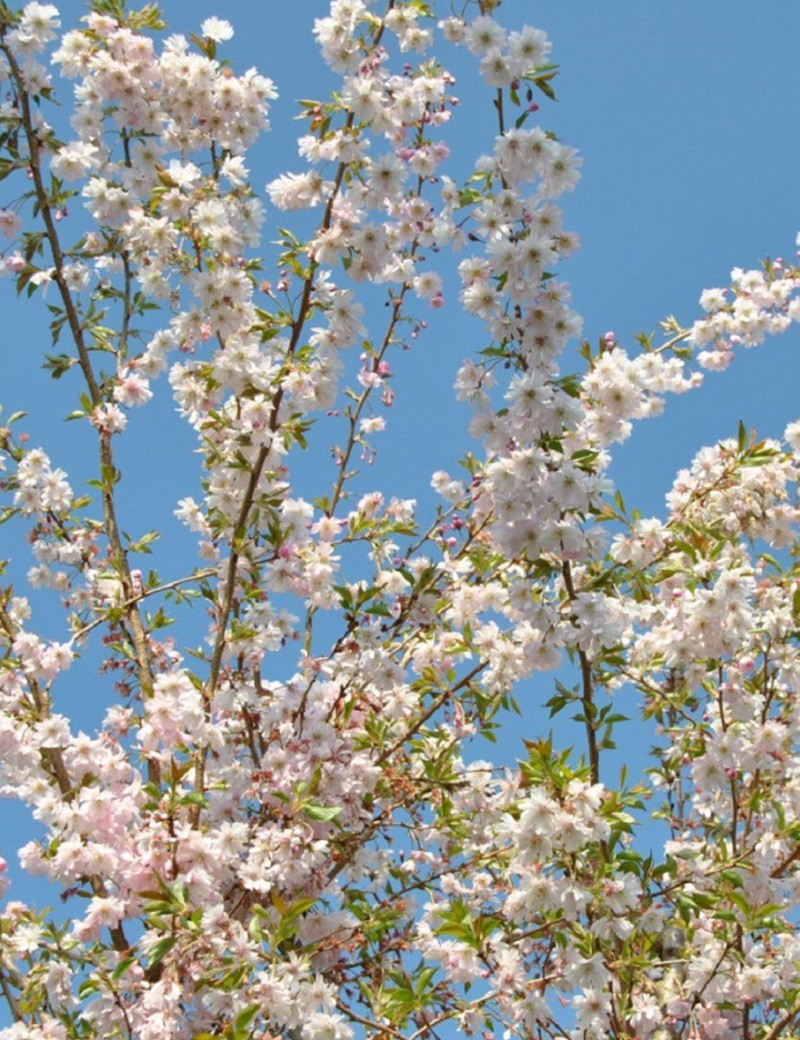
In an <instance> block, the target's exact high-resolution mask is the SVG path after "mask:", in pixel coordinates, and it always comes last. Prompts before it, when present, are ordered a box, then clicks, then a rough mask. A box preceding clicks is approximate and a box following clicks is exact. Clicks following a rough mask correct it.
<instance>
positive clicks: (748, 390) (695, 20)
mask: <svg viewBox="0 0 800 1040" xmlns="http://www.w3.org/2000/svg"><path fill="white" fill-rule="evenodd" d="M60 6H61V10H62V14H63V20H64V24H65V26H68V25H69V24H70V23H74V22H75V20H76V19H77V17H79V16H80V14H81V13H82V12H83V10H84V5H83V4H80V3H77V2H74V0H70V2H68V3H64V4H62V5H60ZM442 7H443V8H445V7H449V5H447V4H443V5H442ZM164 9H165V12H166V17H167V20H168V22H169V23H170V26H171V27H172V28H174V29H176V30H180V31H184V32H188V31H192V30H197V29H198V27H199V25H200V22H201V21H202V20H203V18H205V17H207V16H208V15H210V14H219V15H221V16H223V17H225V18H227V19H229V20H230V21H231V22H232V23H233V25H234V26H235V28H236V36H235V38H234V40H233V41H232V42H231V43H230V44H226V45H225V48H224V51H223V53H224V54H225V56H227V57H230V58H231V59H232V61H233V64H234V66H235V67H236V68H237V70H239V71H241V70H244V69H245V68H247V67H249V66H252V65H255V66H257V67H258V68H259V69H260V70H261V71H262V72H264V73H265V74H267V75H269V76H271V77H272V78H273V79H274V80H275V82H276V84H277V86H278V88H279V90H280V94H281V98H280V101H279V102H277V103H276V104H275V105H274V108H273V112H272V125H273V130H272V133H271V134H269V135H268V136H267V137H265V138H264V139H263V141H262V143H261V144H260V145H259V146H258V148H256V149H255V150H254V151H253V153H252V154H251V158H250V167H251V170H252V172H253V182H254V185H255V187H256V188H257V189H258V190H261V189H263V186H264V184H266V182H267V181H269V180H270V179H272V178H273V177H274V176H276V175H277V174H278V173H280V172H282V170H284V169H286V168H294V169H300V168H301V160H300V159H298V158H297V156H296V149H295V143H294V142H295V137H296V134H297V133H298V132H299V131H300V130H301V128H302V124H298V123H294V122H292V121H291V120H292V116H293V115H294V114H295V113H296V107H295V104H294V99H296V98H298V97H324V96H325V94H326V92H327V90H328V89H330V87H331V86H332V85H334V84H335V79H334V78H333V76H332V75H331V74H330V73H329V72H328V71H327V69H326V68H325V67H324V65H323V64H322V61H321V59H320V58H319V57H318V55H317V52H316V48H315V45H314V43H313V40H312V38H311V34H310V29H311V25H312V23H313V20H314V18H315V17H319V16H321V15H324V14H325V13H326V9H327V4H326V3H325V2H323V0H298V2H296V3H294V4H287V3H285V2H277V0H228V2H226V3H225V4H224V5H223V4H220V3H219V2H217V3H212V2H209V0H191V2H190V0H167V2H166V3H165V4H164ZM498 18H499V20H500V21H501V22H502V23H503V24H504V25H506V26H507V27H509V28H514V27H516V26H518V25H520V24H522V23H523V22H525V21H529V22H530V21H532V22H534V23H535V24H536V25H537V26H539V27H540V28H543V29H545V30H546V31H547V32H548V34H549V35H550V37H551V39H552V41H553V60H555V61H556V62H557V63H558V64H559V65H560V67H561V72H560V75H559V77H558V79H557V81H556V83H555V87H556V92H557V94H558V97H559V101H558V103H557V104H551V103H548V102H544V101H543V103H542V108H541V111H540V113H539V116H540V117H541V123H542V125H543V126H545V127H546V128H547V129H552V130H554V131H555V132H556V133H557V134H558V136H559V137H560V138H562V139H563V140H564V141H566V142H567V143H569V144H572V145H574V146H575V147H577V148H578V149H579V151H580V152H581V154H582V156H583V159H584V166H583V176H582V180H581V182H580V183H579V185H578V187H577V189H576V191H575V193H574V194H573V195H571V196H568V197H566V198H565V199H564V200H563V203H564V208H565V211H566V220H565V224H566V226H567V227H568V228H570V229H571V230H575V231H577V232H578V233H579V235H580V236H581V239H582V243H583V244H582V249H581V250H580V252H579V253H577V254H576V255H575V257H574V258H573V259H571V260H570V261H569V262H568V263H567V264H566V265H565V266H564V267H563V268H562V271H561V274H562V275H563V276H564V277H565V278H567V279H568V280H569V281H570V283H571V284H572V287H573V294H574V304H575V307H576V309H577V310H578V311H579V312H580V313H581V314H582V315H583V317H584V322H585V335H586V336H587V338H589V339H591V340H593V341H594V340H596V339H597V338H598V337H600V336H602V335H603V334H604V333H605V332H606V331H607V330H609V329H613V330H614V331H615V332H616V334H617V337H618V338H619V339H620V340H621V341H622V342H623V343H632V340H633V336H634V334H635V333H636V332H638V331H641V330H644V331H652V330H653V329H655V327H656V326H657V323H658V321H659V320H660V319H662V318H663V317H666V316H667V315H668V314H670V313H674V314H676V315H677V317H678V318H679V320H682V321H684V322H685V323H688V322H690V321H691V320H692V319H693V318H695V317H696V316H697V315H698V309H697V298H698V297H699V294H700V291H701V290H702V289H703V288H705V287H710V286H716V285H724V284H726V282H727V278H728V273H729V271H730V269H731V267H733V266H742V267H750V266H756V265H757V263H758V261H759V259H760V258H761V257H763V256H765V255H767V254H769V255H771V256H772V257H775V256H778V255H782V256H784V257H788V258H793V256H794V251H795V244H794V243H795V234H796V232H797V230H798V228H800V193H798V190H797V187H798V184H797V182H798V171H800V135H798V133H797V100H796V99H797V98H798V97H800V63H799V62H798V61H797V45H798V41H800V5H798V4H797V3H796V2H795V0H773V2H772V3H770V4H764V5H753V4H751V3H745V2H744V0H703V2H702V3H697V0H673V2H671V3H670V4H668V5H667V4H656V3H643V2H642V0H606V2H604V3H602V4H591V3H588V2H587V0H538V2H537V3H535V4H534V3H532V2H529V0H527V2H526V0H505V2H504V3H503V5H502V7H501V8H500V11H499V13H498ZM465 57H466V56H465ZM469 67H470V63H469V61H468V60H465V58H462V59H461V60H460V61H459V63H458V64H457V65H456V66H454V67H453V71H454V72H455V74H456V78H457V81H458V82H457V86H456V88H455V90H456V93H460V94H462V95H463V96H464V98H465V100H464V103H463V110H464V111H463V113H462V119H461V120H460V121H459V122H460V129H459V128H458V124H454V127H455V128H454V130H453V133H454V135H455V136H454V138H453V141H454V154H455V155H456V156H459V157H461V159H460V161H463V160H464V159H465V157H466V156H467V155H468V154H469V151H470V149H471V148H473V147H475V145H474V142H475V141H476V140H477V139H478V138H479V132H480V127H481V125H483V126H485V128H486V132H485V136H484V137H483V139H482V141H481V143H480V145H479V150H480V151H487V150H489V148H490V146H491V140H492V136H493V130H492V123H491V119H492V108H491V100H490V96H489V93H488V91H483V90H481V89H480V88H479V87H478V84H477V80H476V77H474V76H473V75H472V74H470V73H469V71H468V70H469ZM65 100H66V96H65ZM2 191H3V185H0V204H2V203H3V202H4V201H5V200H4V197H3V195H2ZM78 205H79V203H77V201H76V204H75V208H76V209H77V207H78ZM284 219H285V218H284ZM270 221H271V223H270V224H269V225H268V226H267V230H266V234H265V237H266V239H270V238H271V237H272V236H273V233H274V230H275V228H276V226H277V224H278V223H279V221H278V218H277V216H275V215H271V217H270ZM0 308H2V310H0V313H3V314H4V316H5V317H4V321H5V335H4V337H3V339H4V343H3V347H2V350H1V352H0V387H1V389H0V401H2V403H3V404H4V405H5V407H6V408H9V409H10V410H16V409H17V408H24V409H26V410H27V411H28V412H29V414H30V418H29V420H27V421H26V428H27V429H28V430H29V432H30V434H31V440H32V442H33V443H41V444H42V445H43V446H44V447H45V448H47V449H48V450H50V451H51V453H52V456H53V461H54V463H56V464H59V465H63V466H64V467H65V468H66V469H67V470H68V471H70V472H71V473H72V474H74V475H75V476H76V479H75V486H76V488H77V487H79V486H80V478H79V476H78V474H80V473H81V471H82V470H83V469H85V465H84V462H83V461H82V459H85V453H86V451H87V450H90V448H89V446H90V440H89V438H88V436H87V433H86V431H84V430H82V429H81V428H80V427H79V426H78V425H77V424H68V425H66V426H65V425H64V424H63V423H62V422H61V418H60V417H61V416H64V415H66V414H67V413H68V412H69V411H70V410H71V409H72V408H73V407H74V403H73V402H74V399H75V393H76V390H77V380H71V379H70V378H67V379H64V380H62V381H61V382H59V383H52V382H51V381H50V380H49V377H48V376H46V375H45V374H43V373H42V372H41V371H40V369H39V360H38V359H39V357H40V356H41V354H42V353H44V351H45V350H47V349H48V348H49V342H48V335H47V324H48V320H49V316H48V314H47V312H46V310H45V309H44V308H43V306H42V303H41V300H40V299H38V298H37V299H35V300H34V301H32V302H31V303H27V302H26V301H23V303H22V304H18V303H17V302H16V301H14V300H13V289H12V287H11V285H10V284H9V283H7V282H6V283H0ZM424 316H425V317H426V318H427V319H428V320H429V324H430V327H429V329H428V331H427V333H426V334H425V335H424V336H423V337H422V338H421V339H420V340H419V341H418V343H417V344H415V347H414V350H413V351H411V352H410V353H409V354H404V355H402V356H400V355H398V356H396V357H395V358H394V360H393V367H394V369H395V371H396V373H397V376H396V381H395V387H396V389H397V393H398V398H397V405H396V407H395V409H394V411H393V412H392V413H391V414H390V415H389V416H388V419H389V430H388V432H387V433H386V434H384V435H383V441H382V442H377V443H378V446H379V447H380V448H382V449H383V450H382V454H381V455H380V457H379V459H378V461H377V462H376V463H375V466H374V468H373V471H372V472H371V473H370V474H369V480H368V481H367V483H368V484H369V485H370V486H375V485H377V486H382V487H384V488H385V489H386V490H388V491H392V492H394V493H397V494H399V495H402V496H409V497H417V498H420V499H423V500H424V499H425V498H426V496H427V495H428V494H429V493H428V491H427V488H428V481H429V478H430V473H431V472H432V471H433V470H435V469H438V468H450V469H455V462H456V460H457V458H458V457H459V455H460V454H461V453H462V452H463V450H464V449H465V448H466V447H469V446H470V444H469V439H468V436H467V434H466V426H467V422H468V419H469V414H468V412H467V410H466V409H465V408H463V407H462V406H458V405H456V403H455V401H454V399H453V395H452V392H451V386H452V381H453V376H454V374H455V370H456V368H457V367H458V364H459V362H460V360H461V358H462V357H463V356H464V354H466V353H468V352H471V351H477V350H478V349H480V348H481V347H482V346H483V345H485V344H484V342H483V340H482V339H481V329H480V326H479V325H478V324H477V323H475V322H470V321H467V320H466V319H464V318H463V317H462V316H460V315H459V313H458V307H457V303H456V300H455V295H454V294H453V293H451V294H450V299H449V305H448V307H446V308H445V309H444V310H443V311H440V312H436V313H434V312H432V311H431V312H426V313H425V315H424ZM799 349H800V334H799V333H789V334H787V335H786V336H784V337H783V338H782V339H781V340H777V341H774V342H772V343H769V344H768V345H766V346H765V347H762V348H758V349H757V350H753V351H749V352H745V353H743V354H742V355H741V356H740V357H738V358H737V360H736V361H735V363H734V365H733V366H732V368H731V369H730V370H729V371H728V372H726V373H723V374H713V373H709V374H708V375H707V377H706V385H705V386H704V388H703V389H702V390H700V391H695V392H693V393H691V394H688V395H685V396H684V397H682V398H676V399H672V400H670V401H668V403H667V409H666V412H665V414H664V415H663V416H662V417H660V418H658V419H655V420H649V421H648V422H646V423H643V424H640V425H639V426H638V427H637V428H636V429H635V431H634V436H633V438H632V439H631V441H630V442H629V443H628V444H627V445H625V446H624V447H623V448H622V449H621V450H620V451H619V452H618V456H617V461H616V462H615V466H614V470H613V473H614V476H615V478H616V480H617V481H618V483H619V485H620V487H621V488H622V489H623V491H624V494H625V498H626V500H627V501H628V502H629V504H630V505H634V506H639V507H640V508H641V509H642V511H643V512H645V513H652V512H658V511H659V510H661V508H662V505H663V498H664V493H665V492H666V490H667V489H668V488H669V485H670V482H671V479H672V476H673V475H674V473H675V471H676V469H678V468H679V467H680V466H683V465H686V464H688V462H689V460H690V458H691V456H692V454H693V453H694V452H695V451H696V450H697V448H699V447H700V446H701V445H702V444H704V443H708V442H713V441H714V440H716V439H718V438H720V437H725V436H731V435H733V434H734V433H735V430H736V426H737V423H738V420H739V419H743V420H744V421H745V423H746V424H747V425H753V426H756V427H757V429H758V431H759V434H761V435H765V436H767V435H770V436H771V435H778V434H780V432H781V431H782V429H783V427H784V426H785V425H786V423H787V422H788V421H790V420H791V419H794V418H796V417H797V414H798V413H800V407H798V402H797V387H798V385H800V379H798V375H799V374H800V360H798V350H799ZM568 367H569V366H568ZM158 391H159V392H160V394H161V401H160V402H158V403H156V404H155V405H154V406H153V408H152V409H148V410H145V411H143V412H141V413H138V414H136V415H134V416H133V420H132V432H131V437H130V444H131V445H134V444H135V445H136V450H135V451H134V452H131V453H130V454H129V460H128V461H129V466H130V469H129V475H128V478H127V483H126V486H125V503H126V508H127V510H128V519H127V520H126V521H125V522H124V524H123V526H126V525H127V526H128V528H129V529H131V530H138V531H142V530H144V529H146V528H149V527H154V526H156V527H170V526H172V527H173V529H174V525H173V522H172V520H171V514H172V509H173V508H174V504H175V500H176V499H177V498H179V497H180V496H181V495H184V494H191V493H195V494H196V493H197V473H196V470H195V469H194V464H193V457H192V455H191V450H192V448H193V446H194V440H193V435H192V434H191V432H187V431H185V430H184V429H183V428H182V427H181V425H180V423H179V421H178V420H177V419H176V418H175V417H174V415H173V407H172V404H171V401H170V400H169V397H168V388H167V386H166V384H165V383H163V382H162V383H161V384H159V387H158ZM123 443H124V439H123ZM312 443H313V441H312ZM384 445H385V449H384ZM92 457H93V453H92ZM330 472H331V471H330V465H329V463H328V461H327V459H326V458H324V457H319V458H313V457H312V458H311V459H310V460H309V461H308V462H306V463H305V464H304V465H303V467H302V468H301V470H300V473H299V479H300V481H301V483H304V484H305V485H307V488H308V490H309V491H310V490H311V487H312V485H313V484H314V482H315V480H316V479H317V476H318V474H320V473H321V474H322V475H323V477H325V478H326V479H329V475H330ZM84 475H87V476H88V475H90V474H89V473H88V471H87V472H86V473H85V474H84ZM171 539H174V540H171ZM184 544H185V543H183V542H181V541H180V536H179V535H169V536H168V537H167V539H166V540H165V545H166V546H167V547H170V548H171V549H173V548H174V551H175V553H176V554H177V555H176V556H175V559H174V560H173V561H170V563H169V566H168V567H165V569H164V577H171V576H174V574H173V568H174V569H175V570H176V572H179V570H180V565H181V564H182V562H183V561H182V560H181V557H180V552H182V551H183V548H182V547H183V545H184ZM24 553H25V549H24V547H22V548H20V546H18V545H12V544H11V541H10V539H9V538H8V535H7V534H6V533H5V532H4V531H3V530H2V529H0V556H6V555H9V554H14V555H15V559H16V563H17V566H16V568H15V570H16V573H17V574H20V573H22V574H24V571H25V569H26V568H27V566H29V562H30V561H29V560H28V559H27V558H25V556H24V555H23V554H24ZM186 559H187V568H186V569H188V567H190V566H192V565H193V562H194V561H193V560H192V559H190V558H189V557H188V556H187V558H186ZM57 617H58V615H57V614H55V613H52V614H48V613H47V612H45V613H43V615H42V620H43V627H45V628H48V629H50V631H49V634H52V635H53V636H56V635H59V634H60V633H59V632H58V630H57V628H56V619H57ZM541 682H542V683H545V684H546V683H547V680H546V679H543V680H541ZM550 692H551V689H550V688H549V686H548V687H547V692H546V694H545V696H543V697H542V698H541V699H542V700H545V699H546V698H547V696H549V695H550ZM90 701H91V697H90V696H88V697H84V706H83V707H81V706H80V705H79V704H78V699H77V697H76V701H75V705H76V708H77V710H78V713H79V714H80V713H81V712H82V711H86V712H87V718H88V717H90V715H91V711H90V710H89V708H88V707H87V706H86V702H90ZM71 707H72V706H71V705H69V704H65V709H66V710H71ZM490 751H491V749H490V748H488V747H487V748H486V752H487V754H488V753H490ZM518 751H519V749H518V745H517V744H516V743H515V744H514V745H513V747H512V746H511V745H510V744H509V745H507V746H506V747H505V750H503V749H502V748H501V750H500V752H499V753H500V754H504V753H506V752H507V753H508V757H509V758H512V757H513V756H514V755H515V754H517V753H518ZM4 818H5V819H6V820H7V821H11V820H14V821H18V820H19V819H20V817H19V815H18V813H16V812H12V810H11V808H10V807H9V806H8V805H7V804H3V803H0V821H2V820H3V819H4ZM1 830H2V827H1V826H0V831H1ZM0 852H2V850H1V849H0ZM16 895H17V896H18V897H22V896H23V895H24V887H23V886H20V887H18V888H17V889H16Z"/></svg>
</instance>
